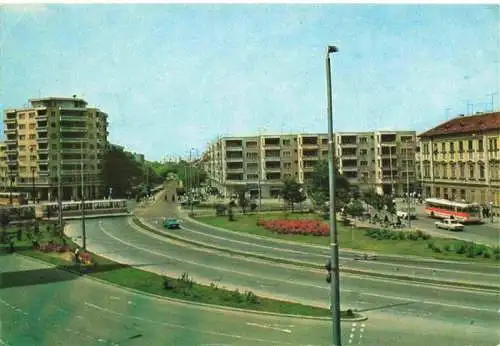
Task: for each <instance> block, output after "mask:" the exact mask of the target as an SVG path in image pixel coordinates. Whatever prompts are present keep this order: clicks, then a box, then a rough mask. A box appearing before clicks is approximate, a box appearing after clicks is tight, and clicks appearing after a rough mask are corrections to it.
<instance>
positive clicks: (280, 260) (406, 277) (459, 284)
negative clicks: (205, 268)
mask: <svg viewBox="0 0 500 346" xmlns="http://www.w3.org/2000/svg"><path fill="white" fill-rule="evenodd" d="M132 221H133V222H134V223H135V224H136V225H137V226H139V227H141V228H143V229H145V230H147V231H149V232H152V233H155V234H157V235H160V236H163V237H166V238H170V239H173V240H177V241H180V242H183V243H187V244H191V245H196V246H199V247H203V248H207V249H211V250H216V251H221V252H227V253H229V254H233V255H240V256H245V257H253V258H257V259H260V260H267V261H271V262H276V263H282V264H290V265H295V266H299V267H309V268H314V269H324V266H323V265H320V264H315V263H310V262H299V261H294V260H289V259H285V258H280V257H268V256H264V255H260V254H255V253H251V252H244V251H237V250H233V249H229V248H222V247H217V246H212V245H207V244H204V243H200V242H197V241H194V240H188V239H185V238H182V237H178V236H175V235H172V234H169V233H166V232H161V231H159V230H157V229H156V228H155V227H154V226H153V225H150V224H149V223H148V222H146V221H144V220H143V219H142V218H140V217H136V216H133V217H132ZM226 232H231V231H227V230H226ZM340 271H341V272H345V273H350V274H358V275H367V276H373V277H379V278H385V279H398V280H403V281H411V282H417V283H429V284H435V285H441V286H452V287H463V288H473V289H479V290H487V291H492V290H493V291H495V292H498V291H499V290H500V287H499V286H492V285H481V284H474V283H467V282H460V281H440V280H434V279H428V278H415V277H412V276H409V275H394V274H386V273H380V272H373V271H364V270H357V269H350V268H340Z"/></svg>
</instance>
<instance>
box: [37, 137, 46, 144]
mask: <svg viewBox="0 0 500 346" xmlns="http://www.w3.org/2000/svg"><path fill="white" fill-rule="evenodd" d="M36 141H37V142H38V143H47V142H48V141H49V137H46V136H45V137H40V136H38V137H37V138H36Z"/></svg>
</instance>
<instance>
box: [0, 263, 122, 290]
mask: <svg viewBox="0 0 500 346" xmlns="http://www.w3.org/2000/svg"><path fill="white" fill-rule="evenodd" d="M127 267H129V266H127V265H125V264H120V263H110V264H101V265H97V266H92V267H88V268H85V267H83V266H79V265H77V264H74V265H59V266H55V267H53V268H42V269H31V270H19V271H11V272H3V273H0V289H3V288H11V287H22V286H31V285H43V284H48V283H53V282H62V281H70V280H73V279H76V278H78V277H79V276H82V275H86V274H88V273H90V272H92V273H99V272H106V271H112V270H117V269H123V268H127Z"/></svg>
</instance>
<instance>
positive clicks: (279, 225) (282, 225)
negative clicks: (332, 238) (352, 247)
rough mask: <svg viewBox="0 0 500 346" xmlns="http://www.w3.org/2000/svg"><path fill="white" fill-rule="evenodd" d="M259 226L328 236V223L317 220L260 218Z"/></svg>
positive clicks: (278, 230) (277, 231)
mask: <svg viewBox="0 0 500 346" xmlns="http://www.w3.org/2000/svg"><path fill="white" fill-rule="evenodd" d="M257 226H262V227H264V228H265V229H267V230H269V231H272V232H276V233H279V234H301V235H314V236H328V235H329V234H330V233H329V228H328V225H327V224H325V223H323V222H321V221H316V220H259V221H257Z"/></svg>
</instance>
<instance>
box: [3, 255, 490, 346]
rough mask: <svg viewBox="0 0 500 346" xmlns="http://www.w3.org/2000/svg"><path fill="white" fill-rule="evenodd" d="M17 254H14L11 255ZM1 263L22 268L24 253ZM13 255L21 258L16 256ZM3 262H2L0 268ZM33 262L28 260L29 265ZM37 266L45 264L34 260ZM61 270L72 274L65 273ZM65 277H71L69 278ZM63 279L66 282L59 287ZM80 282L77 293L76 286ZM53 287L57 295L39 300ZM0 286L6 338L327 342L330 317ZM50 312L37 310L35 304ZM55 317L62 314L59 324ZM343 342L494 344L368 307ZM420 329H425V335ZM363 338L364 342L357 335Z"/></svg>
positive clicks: (475, 330)
mask: <svg viewBox="0 0 500 346" xmlns="http://www.w3.org/2000/svg"><path fill="white" fill-rule="evenodd" d="M13 257H14V256H13ZM20 261H22V262H24V263H22V264H21V263H17V264H14V265H11V266H10V267H7V268H6V271H9V270H20V268H21V267H23V266H24V265H25V263H26V262H31V261H29V260H24V259H21V260H20ZM20 261H19V259H18V262H20ZM4 264H5V262H2V267H3V266H4ZM32 264H33V263H29V267H30V268H32V267H33V265H32ZM35 265H36V266H40V267H43V268H44V267H45V266H43V265H40V264H38V262H36V263H35ZM62 275H71V274H68V273H64V272H62ZM70 283H73V284H71V285H70ZM58 285H62V287H63V289H58V287H57V286H58ZM76 289H78V294H74V291H75V290H76ZM54 290H56V291H57V292H58V294H57V300H55V299H39V298H40V297H46V296H47V294H50V293H51V292H53V291H54ZM12 291H14V290H1V291H0V298H1V299H2V300H1V301H0V302H2V303H1V304H2V320H3V330H2V335H1V336H0V340H1V341H2V343H3V344H6V345H12V346H17V345H42V344H44V345H67V343H68V340H69V339H70V340H71V343H73V344H75V345H88V344H101V345H123V344H127V345H165V344H167V345H199V346H202V345H205V346H207V345H210V344H212V345H213V344H218V345H255V344H258V345H273V344H275V345H328V344H330V343H331V323H330V322H329V321H311V320H309V321H308V320H303V319H294V318H283V317H273V316H262V315H255V314H247V313H241V312H233V311H227V310H226V311H224V310H219V309H212V308H207V307H203V308H201V307H197V306H193V305H189V304H183V303H173V302H167V301H165V300H163V299H158V298H153V297H150V296H145V295H142V294H137V293H133V292H130V291H127V290H123V289H120V288H116V287H113V286H109V285H103V284H101V283H98V282H94V281H92V280H89V279H87V278H84V277H79V278H75V280H74V281H68V280H66V281H64V283H62V284H61V283H57V284H56V283H52V284H47V285H38V286H29V287H23V288H20V289H18V290H16V292H12ZM36 302H40V303H42V305H43V306H45V309H46V311H48V312H49V313H48V314H47V313H46V314H44V315H42V314H41V313H40V311H39V309H38V307H34V305H33V303H36ZM57 321H60V322H59V323H57ZM341 332H342V341H343V344H349V343H354V344H362V345H381V346H399V345H402V344H404V345H409V346H421V345H422V344H423V341H424V342H425V344H428V345H443V346H452V345H453V346H462V345H463V346H467V345H471V344H473V345H485V346H486V345H488V346H489V345H495V343H494V342H495V341H496V340H497V337H498V333H495V331H494V330H492V329H489V328H484V327H481V326H478V325H468V326H456V325H453V324H451V323H446V322H444V321H429V320H426V319H415V318H408V317H404V316H396V317H395V316H391V315H388V314H384V313H377V312H373V313H371V315H370V319H369V320H368V321H364V322H354V323H352V322H343V323H342V325H341ZM422 335H425V339H424V340H423V338H422ZM360 341H361V342H360Z"/></svg>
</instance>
